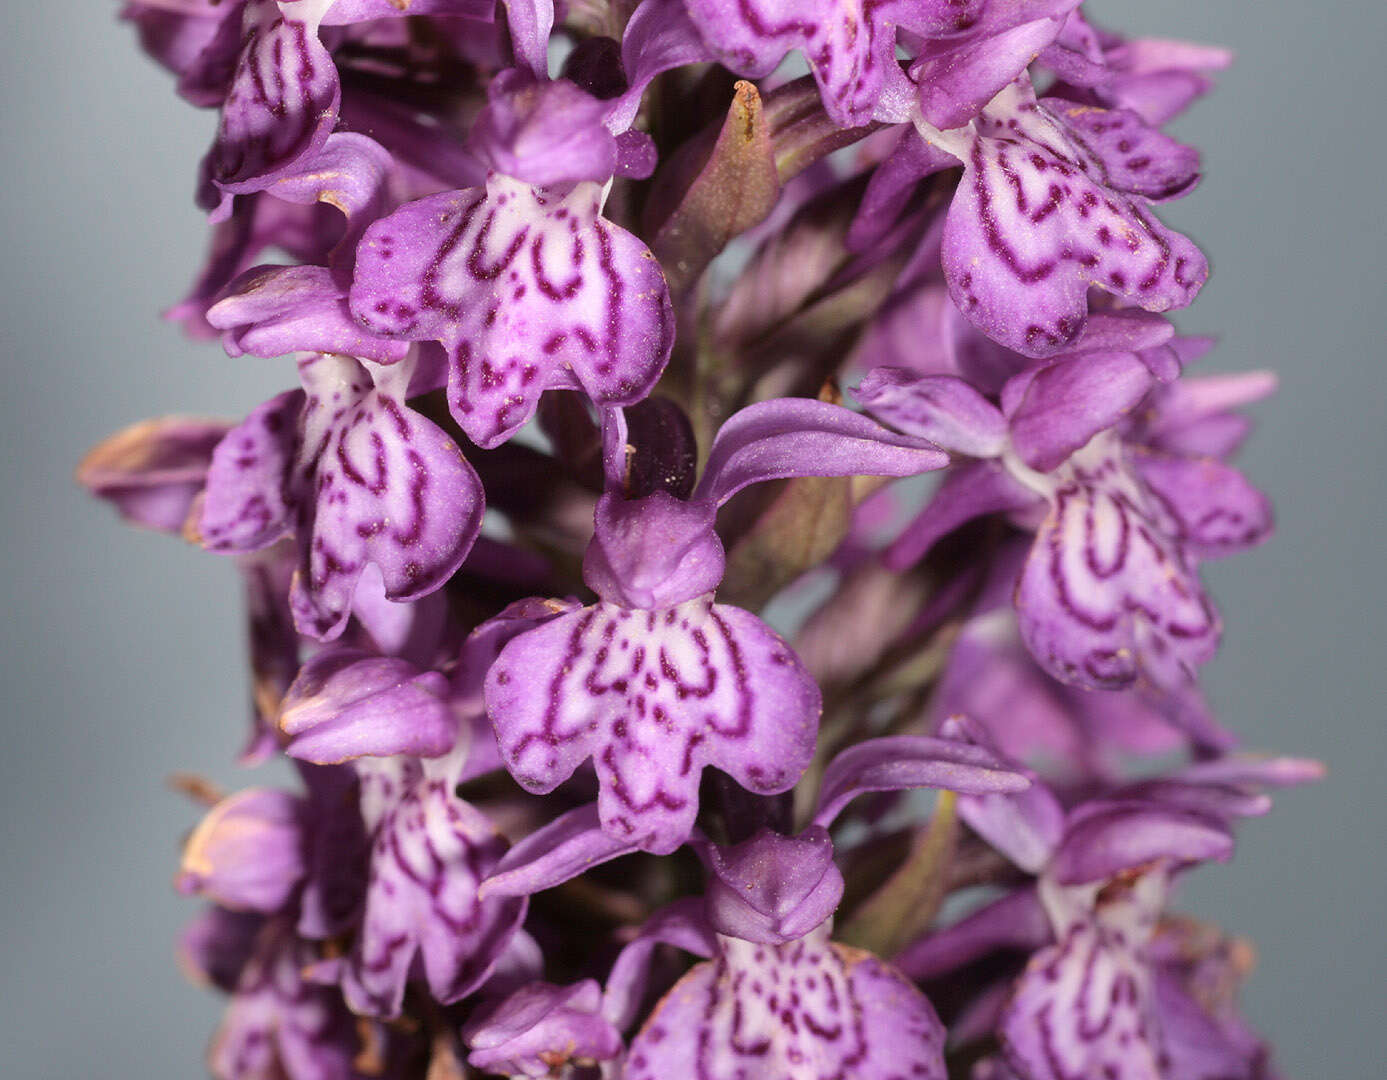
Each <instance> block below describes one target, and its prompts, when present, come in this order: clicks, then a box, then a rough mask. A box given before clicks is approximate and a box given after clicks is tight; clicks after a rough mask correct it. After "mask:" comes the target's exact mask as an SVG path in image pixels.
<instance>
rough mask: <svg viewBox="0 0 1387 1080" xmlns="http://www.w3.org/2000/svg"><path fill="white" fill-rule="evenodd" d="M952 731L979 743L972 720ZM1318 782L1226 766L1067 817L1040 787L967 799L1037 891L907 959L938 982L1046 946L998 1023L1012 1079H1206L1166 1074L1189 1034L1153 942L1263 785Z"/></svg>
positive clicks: (976, 821)
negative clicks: (1176, 1047) (1188, 875)
mask: <svg viewBox="0 0 1387 1080" xmlns="http://www.w3.org/2000/svg"><path fill="white" fill-rule="evenodd" d="M946 730H948V731H949V732H950V733H951V734H953V735H955V736H959V737H968V738H973V739H975V740H976V739H979V738H980V736H979V733H978V729H977V728H976V727H972V726H970V725H961V724H959V723H957V722H950V724H947V725H946ZM1320 773H1321V770H1320V769H1319V767H1318V766H1317V765H1316V763H1313V762H1304V761H1297V760H1294V759H1281V760H1270V761H1267V760H1257V759H1251V758H1226V759H1223V760H1221V761H1215V762H1210V763H1208V764H1200V765H1194V766H1191V767H1189V768H1187V769H1185V770H1181V771H1177V772H1176V773H1174V774H1172V775H1171V776H1170V777H1168V778H1166V779H1164V780H1155V781H1141V782H1138V783H1135V784H1131V785H1127V786H1124V787H1120V788H1115V789H1112V790H1110V791H1109V792H1106V793H1104V794H1102V795H1099V796H1098V797H1096V798H1093V799H1090V800H1088V801H1086V802H1082V803H1079V804H1078V805H1076V806H1074V807H1072V808H1071V809H1069V810H1068V811H1067V812H1066V811H1065V810H1063V809H1062V808H1061V806H1060V803H1059V801H1058V800H1057V799H1056V797H1055V796H1054V795H1053V794H1052V793H1051V792H1050V791H1049V789H1047V788H1046V787H1045V786H1043V785H1041V784H1039V783H1033V784H1032V785H1031V787H1030V788H1028V789H1027V790H1025V791H1022V792H1020V793H1017V794H1012V795H984V796H963V797H961V798H960V800H959V813H960V816H962V817H963V818H964V820H966V821H967V822H968V824H969V826H970V827H971V828H972V829H973V830H974V831H975V832H977V833H978V834H979V835H980V836H982V837H983V838H984V839H986V840H987V841H988V842H989V843H991V844H993V845H994V846H995V847H997V848H998V849H999V850H1000V851H1002V852H1003V853H1004V854H1005V855H1006V856H1007V857H1008V858H1010V859H1011V860H1012V861H1014V862H1015V863H1016V864H1017V865H1018V866H1019V867H1020V868H1021V869H1023V870H1026V871H1027V872H1029V873H1033V874H1036V875H1038V878H1037V884H1036V887H1035V889H1034V890H1029V889H1027V890H1023V891H1021V892H1017V893H1013V894H1011V895H1009V896H1007V897H1004V898H1003V899H1002V900H1000V901H997V902H996V903H994V904H992V905H990V906H989V907H986V908H983V909H982V910H980V911H978V912H975V913H974V914H973V915H970V916H968V917H967V918H965V919H964V920H962V921H960V922H959V923H956V924H955V925H954V926H952V927H950V928H949V929H947V930H945V931H943V932H941V933H939V934H936V935H933V936H931V937H928V938H925V939H923V940H922V941H920V942H918V943H917V944H916V945H913V946H911V947H908V948H907V949H906V950H905V952H903V953H902V954H901V956H900V957H898V958H897V960H898V963H899V964H900V965H901V967H902V969H903V970H905V971H907V972H909V973H910V974H912V975H914V976H916V977H917V978H918V977H933V976H935V975H938V974H941V973H942V972H944V971H945V970H948V969H949V968H950V967H955V966H958V965H960V964H963V963H966V962H968V961H969V960H971V959H974V958H976V957H978V956H981V955H983V954H985V953H986V952H988V951H989V950H991V949H992V948H994V947H996V946H998V945H1003V944H1009V945H1016V944H1028V945H1030V946H1031V947H1038V948H1039V951H1037V952H1036V953H1035V954H1034V955H1033V956H1032V957H1031V959H1030V961H1029V963H1028V964H1027V965H1026V968H1025V970H1024V971H1023V972H1022V974H1021V975H1020V977H1019V978H1018V980H1017V982H1016V985H1015V988H1014V990H1013V992H1012V993H1011V995H1010V997H1009V999H1008V1001H1007V1003H1006V1005H1005V1006H1004V1008H1003V1009H1002V1010H1001V1012H1000V1014H999V1015H998V1017H997V1025H998V1029H997V1030H998V1034H999V1036H1000V1038H1001V1041H1002V1048H1003V1053H1004V1059H1005V1063H1006V1068H1007V1069H1008V1070H1009V1071H1010V1072H1011V1073H1012V1074H1014V1075H1015V1076H1017V1077H1020V1078H1023V1080H1063V1078H1066V1077H1071V1076H1090V1075H1118V1076H1129V1075H1130V1076H1134V1077H1143V1078H1150V1080H1176V1078H1178V1080H1193V1077H1194V1076H1197V1075H1198V1074H1197V1073H1194V1074H1185V1073H1181V1072H1175V1071H1171V1070H1170V1063H1171V1060H1172V1058H1171V1055H1170V1053H1169V1052H1168V1051H1167V1050H1166V1048H1165V1041H1166V1035H1165V1031H1166V1029H1167V1027H1168V1026H1170V1027H1172V1028H1174V1029H1179V1028H1180V1025H1181V1024H1184V1025H1185V1026H1184V1028H1183V1030H1185V1031H1187V1030H1188V1017H1187V1015H1186V1017H1183V1018H1182V1017H1181V1016H1179V1015H1175V1016H1173V1017H1172V1018H1171V1019H1170V1021H1169V1023H1167V1016H1166V1012H1165V1008H1164V1007H1163V1003H1162V1000H1161V998H1160V996H1159V995H1158V993H1157V990H1156V985H1157V978H1158V967H1157V963H1158V961H1157V957H1156V954H1155V953H1154V952H1153V949H1152V942H1153V939H1154V936H1155V934H1156V932H1157V928H1158V925H1159V921H1160V916H1161V912H1162V910H1163V908H1164V905H1165V900H1166V896H1167V894H1168V891H1169V885H1170V882H1171V880H1172V877H1173V876H1174V875H1175V874H1177V873H1179V872H1181V871H1183V870H1184V869H1187V868H1188V867H1190V866H1194V865H1198V864H1199V863H1201V862H1205V861H1209V860H1216V861H1223V860H1226V859H1227V858H1228V857H1229V855H1230V853H1231V851H1232V846H1233V838H1232V833H1231V831H1230V827H1231V824H1232V822H1233V821H1234V820H1235V819H1236V818H1238V817H1242V816H1246V815H1249V814H1262V813H1266V811H1267V810H1268V809H1269V806H1270V802H1269V800H1267V799H1266V798H1265V797H1264V796H1263V795H1261V794H1260V790H1259V789H1261V788H1262V787H1266V786H1281V785H1284V784H1287V783H1298V782H1303V781H1305V780H1310V779H1314V778H1316V777H1318V776H1319V775H1320ZM1022 908H1024V909H1026V910H1027V911H1037V910H1038V911H1043V913H1044V915H1045V919H1044V920H1041V921H1039V922H1038V921H1037V920H1036V919H1034V918H1032V917H1031V916H1030V915H1029V914H1023V912H1022V911H1021V909H1022ZM1047 924H1048V925H1047ZM1018 930H1019V931H1021V935H1020V937H1019V938H1018V937H1017V934H1018ZM1047 942H1049V943H1048V944H1047ZM1166 1004H1173V1005H1174V1007H1175V1008H1176V1009H1177V1010H1178V1009H1180V1008H1182V1007H1183V1006H1184V1005H1186V1004H1188V999H1185V998H1176V997H1171V996H1170V995H1169V994H1167V995H1166ZM1186 1012H1187V1011H1186ZM1181 1037H1182V1036H1181V1035H1180V1034H1178V1033H1177V1036H1176V1038H1177V1040H1178V1039H1179V1038H1181ZM1246 1064H1249V1065H1250V1063H1246ZM1233 1075H1238V1074H1237V1073H1235V1074H1233Z"/></svg>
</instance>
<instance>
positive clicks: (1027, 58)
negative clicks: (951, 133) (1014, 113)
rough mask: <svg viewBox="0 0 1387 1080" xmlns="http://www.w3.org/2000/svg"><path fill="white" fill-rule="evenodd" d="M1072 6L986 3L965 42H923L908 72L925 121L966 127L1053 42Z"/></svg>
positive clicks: (1058, 1)
mask: <svg viewBox="0 0 1387 1080" xmlns="http://www.w3.org/2000/svg"><path fill="white" fill-rule="evenodd" d="M1074 7H1078V0H1039V2H1035V3H1030V4H996V3H992V4H988V5H987V6H986V8H985V9H984V18H983V20H982V22H981V23H980V24H979V25H977V26H975V27H973V28H970V29H971V32H970V33H969V34H968V35H967V37H966V38H965V40H966V42H967V43H966V44H962V45H960V44H957V43H956V42H955V40H950V39H944V40H943V41H939V42H929V43H927V44H926V47H925V49H924V51H923V52H922V54H921V58H920V60H918V61H917V62H916V63H915V64H913V65H912V66H911V69H910V76H911V80H912V81H913V82H915V83H916V84H917V85H918V86H919V88H920V111H921V112H922V113H923V114H924V117H925V119H926V120H928V121H929V122H930V123H931V124H933V125H934V126H935V127H937V128H945V129H947V128H957V127H962V126H963V125H964V124H966V123H968V121H969V120H971V119H973V117H974V116H976V115H977V114H978V112H979V110H981V109H982V107H983V106H984V105H986V104H987V103H988V102H989V101H991V100H992V99H993V98H994V97H996V96H997V94H998V93H1000V92H1001V90H1002V89H1003V88H1004V87H1005V86H1006V85H1007V84H1008V83H1009V82H1011V81H1012V80H1013V79H1015V78H1016V77H1017V76H1018V75H1020V74H1021V72H1023V71H1025V70H1026V67H1027V65H1029V64H1030V63H1031V61H1032V60H1034V59H1035V57H1036V55H1037V54H1038V53H1039V52H1040V51H1041V50H1042V49H1044V48H1045V47H1046V46H1047V45H1049V44H1050V42H1051V41H1053V40H1054V39H1055V35H1056V34H1058V33H1059V30H1060V27H1061V25H1062V22H1061V18H1062V16H1063V14H1064V12H1065V9H1067V8H1074ZM1023 12H1024V14H1022V13H1023ZM1018 18H1020V19H1027V18H1028V21H1020V22H1018V21H1017V20H1018ZM1008 24H1010V25H1008Z"/></svg>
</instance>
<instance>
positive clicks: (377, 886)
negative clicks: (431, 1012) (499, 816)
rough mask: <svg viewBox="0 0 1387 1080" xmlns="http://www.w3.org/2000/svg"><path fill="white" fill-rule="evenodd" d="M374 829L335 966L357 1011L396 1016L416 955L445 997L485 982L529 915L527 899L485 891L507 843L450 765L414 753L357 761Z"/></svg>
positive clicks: (434, 992) (440, 997) (456, 997)
mask: <svg viewBox="0 0 1387 1080" xmlns="http://www.w3.org/2000/svg"><path fill="white" fill-rule="evenodd" d="M357 768H358V771H359V772H360V773H361V778H362V813H363V816H364V817H365V818H366V820H367V824H368V825H369V826H371V827H372V833H373V840H372V848H371V879H370V884H369V885H368V887H367V892H366V903H365V909H364V912H363V915H362V924H361V929H360V931H359V933H358V936H357V940H356V943H355V946H354V948H353V949H352V952H351V953H350V954H349V955H348V957H347V958H346V963H345V964H344V965H343V966H342V968H341V970H340V977H341V982H342V992H343V994H344V995H345V997H346V999H347V1003H348V1005H350V1006H351V1008H352V1010H353V1011H354V1012H358V1013H361V1014H363V1015H368V1016H380V1017H386V1018H390V1017H395V1016H398V1015H399V1013H400V1007H401V1003H402V1001H403V997H404V991H405V983H406V981H407V980H408V978H409V977H410V973H411V970H412V969H413V967H414V964H415V963H416V958H417V960H418V961H419V962H422V967H423V973H424V977H425V979H426V980H427V982H428V986H429V992H430V993H431V994H432V995H433V996H434V997H435V998H436V999H437V1000H438V1001H440V1002H442V1003H444V1004H451V1003H452V1002H454V1001H457V1000H459V999H461V998H462V997H465V996H466V995H467V994H468V993H470V992H471V991H472V990H474V989H476V987H478V986H480V985H481V984H482V983H483V982H485V981H486V979H487V977H488V976H489V975H490V974H491V971H492V969H493V968H494V966H495V964H496V962H497V960H498V959H499V958H500V956H501V955H502V954H503V953H504V952H505V950H506V946H507V944H508V942H509V940H510V937H511V935H512V934H513V933H514V932H515V930H516V929H517V928H518V927H519V926H520V924H521V922H522V921H523V920H524V917H525V910H526V901H525V900H524V899H515V898H512V897H493V898H489V899H483V898H482V897H481V896H480V895H479V893H478V887H479V886H480V884H481V881H482V879H483V878H484V877H485V876H486V874H487V873H488V872H489V871H490V870H491V868H492V867H493V866H495V864H496V863H497V861H499V859H500V858H501V855H502V853H503V852H504V851H505V847H506V844H505V841H504V840H503V839H502V838H501V836H500V834H499V833H497V832H496V830H495V827H494V826H493V825H492V824H491V822H490V821H489V820H487V818H486V817H485V816H484V815H483V814H482V813H481V812H480V811H479V810H477V809H476V808H475V807H472V806H471V805H469V804H468V803H465V802H463V801H462V800H461V799H459V798H457V797H456V796H455V795H454V794H453V791H452V787H453V783H454V782H455V776H456V767H455V766H454V764H453V763H452V762H448V761H444V762H442V763H441V764H440V765H439V766H437V767H435V768H433V769H431V768H430V767H429V765H428V764H427V763H422V764H421V763H420V762H419V761H418V760H417V759H411V758H395V759H386V760H383V761H382V760H378V759H377V760H371V761H370V762H369V764H367V763H365V762H363V763H359V764H358V766H357Z"/></svg>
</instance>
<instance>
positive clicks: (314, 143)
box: [205, 0, 341, 209]
mask: <svg viewBox="0 0 1387 1080" xmlns="http://www.w3.org/2000/svg"><path fill="white" fill-rule="evenodd" d="M332 3H333V0H289V2H279V3H277V2H275V0H250V2H249V3H247V4H246V7H245V15H244V20H245V21H244V33H245V38H244V44H243V45H242V48H241V57H240V60H239V62H238V63H237V66H236V73H235V75H234V76H233V78H232V81H231V87H230V90H229V92H228V93H227V97H226V100H225V102H224V103H223V104H222V116H221V124H220V126H219V127H218V129H217V135H216V139H215V140H214V141H213V143H212V149H211V150H210V151H209V152H208V155H207V161H206V163H205V168H206V170H207V174H208V176H209V178H210V180H211V182H212V183H213V184H215V185H216V187H217V188H218V189H220V191H221V192H222V193H223V194H224V195H229V194H233V193H244V192H250V191H260V190H263V189H264V188H265V187H266V186H268V185H269V184H270V183H272V182H273V181H274V180H275V179H276V178H278V177H279V176H281V175H283V174H284V173H285V172H287V171H289V170H291V169H292V168H294V166H295V165H297V164H298V163H299V162H300V161H302V160H303V159H304V158H306V157H308V156H310V155H311V154H313V153H315V152H316V151H317V150H318V149H320V148H321V147H322V145H323V143H324V142H326V140H327V137H328V135H329V134H330V133H331V132H332V129H333V126H334V125H335V124H336V122H337V105H338V102H339V100H340V98H341V85H340V83H339V82H338V78H337V68H336V66H335V65H334V64H333V62H332V55H331V54H330V53H329V52H328V50H327V49H326V48H324V47H323V44H322V42H321V41H319V40H318V25H319V23H320V22H321V20H322V17H323V14H324V12H326V11H327V9H328V8H330V7H331V6H332ZM228 201H229V200H228ZM208 209H211V206H208Z"/></svg>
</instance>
